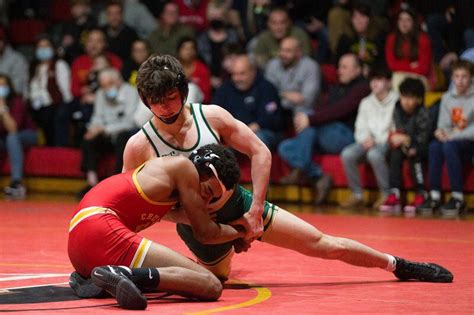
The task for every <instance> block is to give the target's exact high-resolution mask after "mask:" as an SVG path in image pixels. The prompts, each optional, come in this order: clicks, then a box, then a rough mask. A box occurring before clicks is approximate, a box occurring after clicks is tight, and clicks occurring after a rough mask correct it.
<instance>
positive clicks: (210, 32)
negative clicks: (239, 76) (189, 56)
mask: <svg viewBox="0 0 474 315" xmlns="http://www.w3.org/2000/svg"><path fill="white" fill-rule="evenodd" d="M228 15H229V14H228V11H227V8H226V7H225V5H224V4H223V3H220V4H218V3H214V2H211V3H209V6H208V7H207V19H208V21H209V28H208V29H207V30H206V31H203V32H202V33H201V34H199V36H198V38H197V47H198V54H199V56H200V57H201V58H202V59H203V60H204V62H205V63H206V64H207V66H208V67H209V70H210V72H211V85H212V87H213V88H217V87H219V86H220V85H221V84H222V82H221V77H222V75H223V72H224V69H223V68H222V60H223V59H224V46H225V45H230V44H238V43H239V36H238V34H237V32H236V31H235V30H234V29H233V28H231V27H230V25H228V22H227V21H228V20H229V18H228Z"/></svg>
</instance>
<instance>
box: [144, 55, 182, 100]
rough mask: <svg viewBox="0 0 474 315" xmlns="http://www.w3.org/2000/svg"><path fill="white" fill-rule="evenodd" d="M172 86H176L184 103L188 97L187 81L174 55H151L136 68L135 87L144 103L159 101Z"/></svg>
mask: <svg viewBox="0 0 474 315" xmlns="http://www.w3.org/2000/svg"><path fill="white" fill-rule="evenodd" d="M174 88H178V90H179V93H180V95H181V101H182V102H183V104H184V102H185V101H186V98H187V97H188V83H187V81H186V77H185V76H184V72H183V66H182V65H181V64H180V63H179V61H178V59H176V58H175V57H173V56H170V55H153V56H151V57H150V58H148V59H147V60H146V61H145V62H144V63H142V65H141V66H140V68H139V69H138V74H137V89H138V94H139V95H140V98H141V99H142V101H143V103H144V104H145V105H147V106H149V105H148V104H149V102H151V103H159V102H160V101H162V99H163V98H164V97H165V96H166V93H168V92H169V91H170V90H172V89H174Z"/></svg>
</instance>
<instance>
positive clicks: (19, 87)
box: [0, 26, 28, 97]
mask: <svg viewBox="0 0 474 315" xmlns="http://www.w3.org/2000/svg"><path fill="white" fill-rule="evenodd" d="M0 73H8V75H9V76H10V78H11V79H10V80H11V81H12V84H13V87H14V88H15V91H17V93H18V94H19V95H21V96H22V97H26V96H27V93H28V62H27V61H26V59H25V57H23V55H22V54H21V53H19V52H17V51H16V50H15V49H13V48H12V47H11V46H10V45H9V44H8V34H7V31H6V29H5V28H3V27H2V26H0Z"/></svg>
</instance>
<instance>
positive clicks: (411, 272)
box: [393, 257, 453, 283]
mask: <svg viewBox="0 0 474 315" xmlns="http://www.w3.org/2000/svg"><path fill="white" fill-rule="evenodd" d="M395 259H396V261H397V266H396V268H397V269H395V271H394V272H393V273H394V274H395V276H396V277H397V278H398V279H400V280H402V281H406V280H419V281H424V282H440V283H441V282H443V283H445V282H453V274H452V273H451V272H449V270H447V269H445V268H444V267H441V266H440V265H437V264H433V263H419V262H412V261H409V260H405V259H403V258H399V257H395Z"/></svg>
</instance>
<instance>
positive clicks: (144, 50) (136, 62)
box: [122, 39, 151, 86]
mask: <svg viewBox="0 0 474 315" xmlns="http://www.w3.org/2000/svg"><path fill="white" fill-rule="evenodd" d="M150 55H151V49H150V44H149V43H148V42H147V41H146V40H143V39H137V40H135V41H134V42H133V44H132V48H131V50H130V57H131V58H130V59H129V60H128V61H125V62H124V64H123V68H122V77H123V79H124V80H125V81H126V82H128V83H130V84H131V85H133V86H136V80H137V72H138V68H140V65H141V64H142V63H143V62H145V60H147V59H148V57H150Z"/></svg>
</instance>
